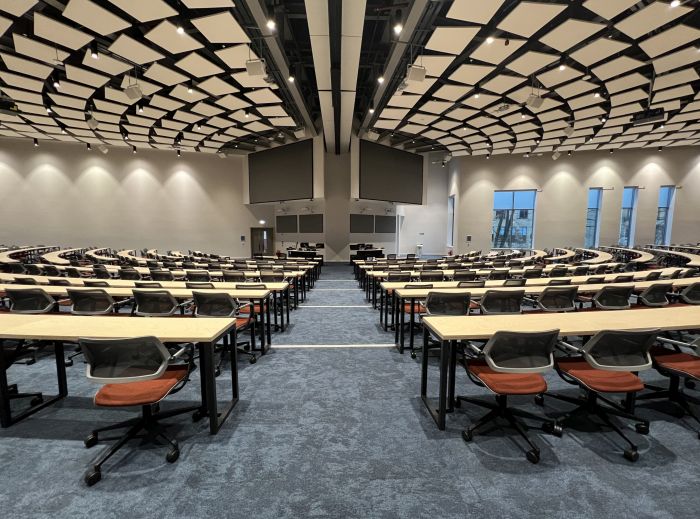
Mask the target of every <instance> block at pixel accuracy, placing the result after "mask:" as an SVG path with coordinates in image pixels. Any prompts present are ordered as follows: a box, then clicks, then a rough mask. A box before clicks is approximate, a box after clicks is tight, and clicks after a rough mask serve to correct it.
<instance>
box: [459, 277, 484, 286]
mask: <svg viewBox="0 0 700 519" xmlns="http://www.w3.org/2000/svg"><path fill="white" fill-rule="evenodd" d="M485 286H486V281H484V280H483V279H479V280H472V281H460V282H459V283H457V288H484V287H485Z"/></svg>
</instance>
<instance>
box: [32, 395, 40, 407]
mask: <svg viewBox="0 0 700 519" xmlns="http://www.w3.org/2000/svg"><path fill="white" fill-rule="evenodd" d="M43 402H44V397H42V396H41V395H39V396H35V397H34V398H32V399H31V401H30V402H29V405H31V406H32V407H34V406H35V405H39V404H41V403H43Z"/></svg>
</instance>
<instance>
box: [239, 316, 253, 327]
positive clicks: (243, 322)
mask: <svg viewBox="0 0 700 519" xmlns="http://www.w3.org/2000/svg"><path fill="white" fill-rule="evenodd" d="M250 321H251V319H250V316H245V317H236V328H237V329H240V328H245V327H246V326H248V325H249V324H250Z"/></svg>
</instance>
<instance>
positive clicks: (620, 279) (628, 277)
mask: <svg viewBox="0 0 700 519" xmlns="http://www.w3.org/2000/svg"><path fill="white" fill-rule="evenodd" d="M633 281H634V275H632V274H621V275H619V276H615V279H614V280H613V283H632V282H633Z"/></svg>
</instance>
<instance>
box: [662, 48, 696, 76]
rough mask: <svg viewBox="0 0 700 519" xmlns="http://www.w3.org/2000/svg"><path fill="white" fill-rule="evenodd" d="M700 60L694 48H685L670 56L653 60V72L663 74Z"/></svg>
mask: <svg viewBox="0 0 700 519" xmlns="http://www.w3.org/2000/svg"><path fill="white" fill-rule="evenodd" d="M698 60H700V52H698V50H697V49H696V48H695V47H686V48H684V49H681V50H679V51H676V52H674V53H672V54H667V55H665V56H662V57H660V58H656V59H654V60H653V64H654V70H656V73H657V74H663V73H664V72H668V71H669V70H674V69H677V68H680V67H684V66H686V67H687V66H688V65H691V64H693V63H695V62H697V61H698Z"/></svg>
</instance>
